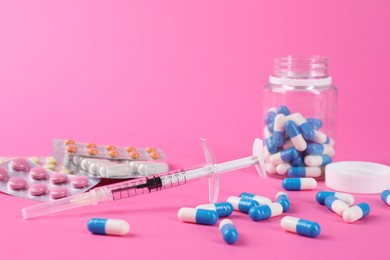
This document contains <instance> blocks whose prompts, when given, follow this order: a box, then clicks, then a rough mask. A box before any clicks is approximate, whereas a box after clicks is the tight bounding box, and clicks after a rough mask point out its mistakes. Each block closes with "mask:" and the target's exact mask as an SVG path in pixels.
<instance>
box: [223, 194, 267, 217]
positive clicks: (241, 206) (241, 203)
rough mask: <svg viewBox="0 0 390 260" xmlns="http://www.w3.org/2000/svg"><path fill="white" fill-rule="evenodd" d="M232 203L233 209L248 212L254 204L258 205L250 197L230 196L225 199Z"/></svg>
mask: <svg viewBox="0 0 390 260" xmlns="http://www.w3.org/2000/svg"><path fill="white" fill-rule="evenodd" d="M227 201H228V202H230V203H231V204H232V205H233V209H234V210H236V211H240V212H242V213H248V212H249V210H250V209H251V208H252V207H254V206H259V205H260V204H259V203H258V202H257V201H255V200H252V199H242V198H240V197H234V196H231V197H229V198H228V199H227Z"/></svg>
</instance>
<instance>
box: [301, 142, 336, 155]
mask: <svg viewBox="0 0 390 260" xmlns="http://www.w3.org/2000/svg"><path fill="white" fill-rule="evenodd" d="M306 154H310V155H329V156H333V155H334V154H335V151H334V149H333V146H332V145H330V144H317V143H311V144H308V145H307V149H306Z"/></svg>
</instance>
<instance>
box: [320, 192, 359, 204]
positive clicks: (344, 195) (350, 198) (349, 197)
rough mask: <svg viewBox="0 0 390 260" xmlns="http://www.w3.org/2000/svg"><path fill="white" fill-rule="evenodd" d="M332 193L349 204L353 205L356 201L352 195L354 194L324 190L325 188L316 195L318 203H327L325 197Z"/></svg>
mask: <svg viewBox="0 0 390 260" xmlns="http://www.w3.org/2000/svg"><path fill="white" fill-rule="evenodd" d="M330 195H333V196H335V197H336V198H337V199H339V200H342V201H344V202H345V203H347V204H348V205H349V206H352V205H353V203H354V201H355V198H354V197H353V196H352V194H348V193H341V192H334V191H324V190H321V191H319V192H318V193H317V195H316V201H317V202H318V203H320V204H321V205H325V199H326V198H327V197H328V196H330Z"/></svg>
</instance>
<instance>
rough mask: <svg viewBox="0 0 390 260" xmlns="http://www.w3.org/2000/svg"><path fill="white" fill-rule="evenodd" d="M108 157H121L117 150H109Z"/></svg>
mask: <svg viewBox="0 0 390 260" xmlns="http://www.w3.org/2000/svg"><path fill="white" fill-rule="evenodd" d="M108 155H109V156H111V157H112V158H114V157H117V156H118V155H119V153H118V151H117V150H109V151H108Z"/></svg>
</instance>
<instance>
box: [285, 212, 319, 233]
mask: <svg viewBox="0 0 390 260" xmlns="http://www.w3.org/2000/svg"><path fill="white" fill-rule="evenodd" d="M280 226H281V227H282V228H283V229H284V230H286V231H288V232H292V233H296V234H298V235H301V236H305V237H313V238H314V237H317V236H318V235H319V234H320V232H321V227H320V225H319V224H318V223H316V222H313V221H309V220H305V219H301V218H294V217H290V216H287V217H283V218H282V220H281V221H280Z"/></svg>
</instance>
